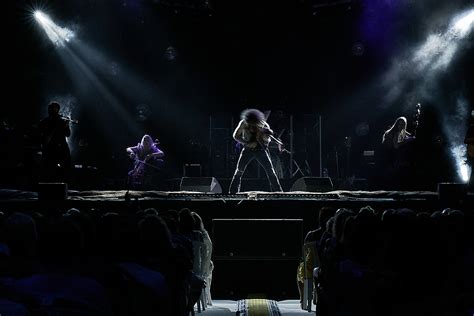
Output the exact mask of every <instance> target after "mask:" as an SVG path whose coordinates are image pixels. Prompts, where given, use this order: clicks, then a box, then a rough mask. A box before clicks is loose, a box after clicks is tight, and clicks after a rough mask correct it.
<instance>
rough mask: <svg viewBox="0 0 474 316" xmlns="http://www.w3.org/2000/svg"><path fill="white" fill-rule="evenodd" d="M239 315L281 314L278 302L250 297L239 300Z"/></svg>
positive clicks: (264, 315) (270, 315)
mask: <svg viewBox="0 0 474 316" xmlns="http://www.w3.org/2000/svg"><path fill="white" fill-rule="evenodd" d="M237 307H238V309H237V315H239V316H281V314H280V310H279V309H278V305H277V302H275V301H270V300H265V299H248V300H240V301H238V302H237Z"/></svg>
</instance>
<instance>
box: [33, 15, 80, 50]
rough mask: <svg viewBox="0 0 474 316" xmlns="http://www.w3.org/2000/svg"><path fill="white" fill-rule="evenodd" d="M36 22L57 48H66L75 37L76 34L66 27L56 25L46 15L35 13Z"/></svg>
mask: <svg viewBox="0 0 474 316" xmlns="http://www.w3.org/2000/svg"><path fill="white" fill-rule="evenodd" d="M33 15H34V17H35V20H36V22H38V24H39V25H40V26H41V27H42V28H43V30H44V32H45V33H46V35H47V36H48V38H49V39H50V40H51V42H53V43H54V45H56V46H57V47H64V46H65V45H66V43H67V42H69V41H70V40H71V39H72V38H73V37H74V32H73V31H71V30H70V29H68V28H66V27H60V26H58V25H57V24H55V23H54V22H53V21H52V20H51V19H50V18H49V17H48V16H47V15H46V14H44V13H43V12H41V11H35V12H34V14H33Z"/></svg>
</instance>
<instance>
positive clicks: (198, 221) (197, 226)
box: [191, 212, 206, 232]
mask: <svg viewBox="0 0 474 316" xmlns="http://www.w3.org/2000/svg"><path fill="white" fill-rule="evenodd" d="M191 215H192V216H193V219H194V230H199V231H202V232H203V231H205V230H206V229H205V228H204V223H203V222H202V218H201V216H199V214H198V213H196V212H191Z"/></svg>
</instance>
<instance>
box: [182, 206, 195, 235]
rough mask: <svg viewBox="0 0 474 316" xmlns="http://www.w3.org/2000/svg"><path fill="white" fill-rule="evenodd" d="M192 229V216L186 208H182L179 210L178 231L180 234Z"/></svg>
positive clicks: (187, 232)
mask: <svg viewBox="0 0 474 316" xmlns="http://www.w3.org/2000/svg"><path fill="white" fill-rule="evenodd" d="M193 230H194V218H193V215H192V214H191V211H190V210H189V209H188V208H183V209H182V210H181V211H180V212H179V231H180V233H182V234H189V233H191V232H192V231H193Z"/></svg>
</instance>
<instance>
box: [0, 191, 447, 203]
mask: <svg viewBox="0 0 474 316" xmlns="http://www.w3.org/2000/svg"><path fill="white" fill-rule="evenodd" d="M38 198H39V196H38V192H34V191H23V190H15V189H0V200H2V201H26V200H29V201H33V200H38ZM125 199H139V200H144V201H146V200H176V201H182V200H186V201H189V200H199V201H203V200H208V201H241V200H252V201H266V200H278V201H284V200H289V201H294V200H315V201H322V200H324V201H399V200H405V201H406V200H437V199H438V193H437V192H431V191H330V192H321V193H320V192H306V191H294V192H266V191H247V192H241V193H238V194H217V193H205V192H194V191H131V190H88V191H76V190H69V191H68V192H67V200H69V201H124V200H125Z"/></svg>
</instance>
